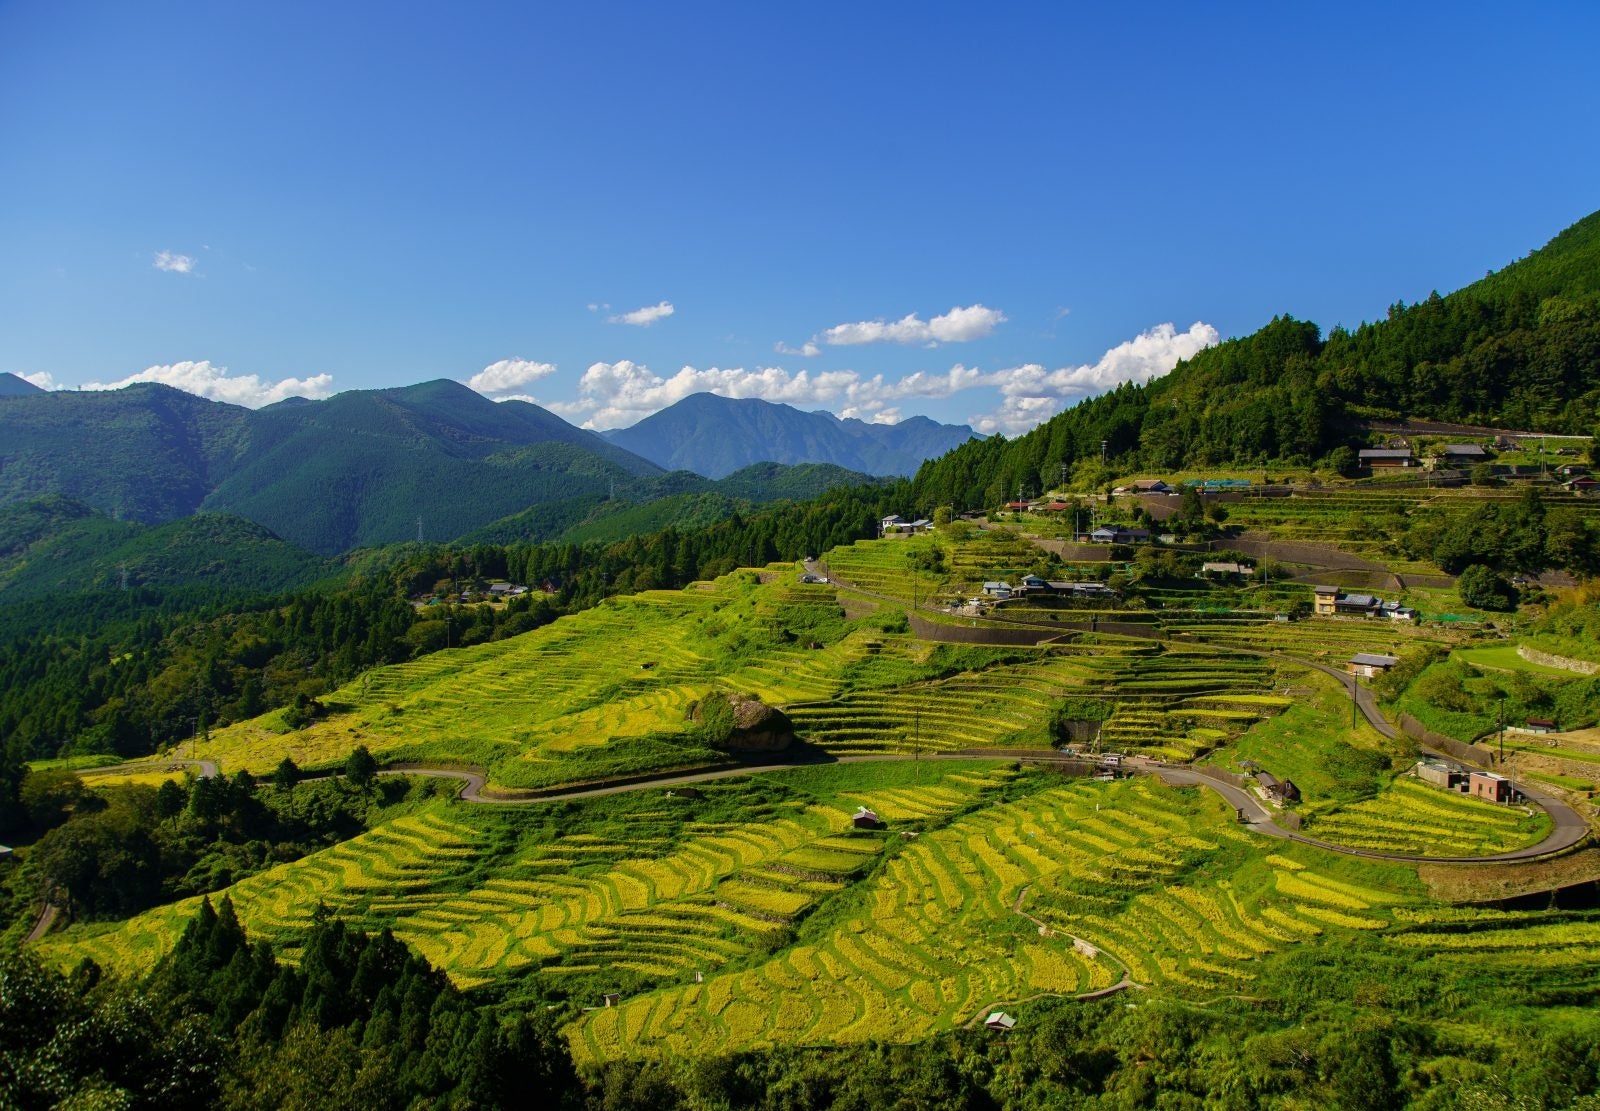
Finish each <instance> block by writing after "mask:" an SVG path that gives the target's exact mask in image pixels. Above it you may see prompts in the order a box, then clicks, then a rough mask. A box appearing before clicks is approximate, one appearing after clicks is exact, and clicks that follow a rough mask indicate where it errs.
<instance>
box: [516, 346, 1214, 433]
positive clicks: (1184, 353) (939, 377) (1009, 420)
mask: <svg viewBox="0 0 1600 1111" xmlns="http://www.w3.org/2000/svg"><path fill="white" fill-rule="evenodd" d="M1217 339H1218V336H1217V330H1216V329H1215V328H1213V327H1211V325H1209V324H1198V323H1197V324H1194V325H1192V326H1191V327H1190V328H1189V330H1188V331H1186V332H1179V331H1178V330H1177V329H1176V328H1175V327H1173V326H1172V325H1171V324H1162V325H1159V326H1158V327H1155V328H1152V329H1150V330H1149V331H1148V332H1144V333H1141V334H1140V335H1138V336H1135V337H1134V338H1133V339H1131V340H1128V341H1127V342H1125V343H1120V344H1118V345H1117V346H1116V347H1113V348H1111V349H1110V350H1109V351H1107V352H1106V353H1105V354H1104V355H1102V356H1101V357H1100V359H1099V360H1098V361H1096V362H1094V363H1092V364H1085V365H1083V366H1075V367H1062V368H1060V369H1057V370H1047V369H1046V368H1045V367H1043V366H1041V365H1039V364H1037V363H1029V364H1026V365H1024V366H1018V367H1010V368H1007V369H1004V370H995V371H984V370H980V369H978V368H977V367H969V366H965V365H963V364H961V363H957V364H956V365H955V366H952V367H951V368H950V369H949V370H947V371H945V372H943V373H934V372H930V371H920V370H919V371H917V372H916V373H914V374H908V375H906V376H904V377H902V378H898V379H895V380H892V381H886V380H885V379H884V377H883V375H881V374H875V375H872V376H871V377H865V376H863V375H861V374H860V373H859V372H857V371H854V370H832V371H824V372H821V373H818V374H812V373H809V372H808V371H804V370H801V371H796V372H794V373H790V372H789V371H787V370H784V369H783V368H781V367H757V368H755V369H754V370H746V369H745V368H743V367H709V368H707V369H704V370H702V369H699V368H697V367H692V366H685V367H682V368H680V369H679V370H678V372H677V373H676V374H674V375H672V376H671V377H663V376H662V375H659V374H656V373H655V372H654V371H652V370H651V369H650V368H649V367H648V366H645V365H644V364H642V363H636V362H633V361H632V360H629V359H622V360H620V361H618V362H614V363H594V364H593V365H591V366H590V367H589V369H588V370H586V371H584V372H583V377H582V378H580V379H579V381H578V395H579V396H578V399H577V400H575V401H562V402H553V403H551V404H550V405H549V406H548V408H550V409H553V410H554V411H556V412H558V413H560V414H561V415H562V416H564V417H568V418H569V419H572V420H576V421H581V422H582V424H583V425H584V427H586V428H620V427H625V426H626V425H629V424H632V423H634V422H635V421H638V420H642V419H643V418H645V417H647V416H649V415H650V414H651V413H654V412H657V411H659V410H661V409H665V408H666V407H667V406H669V405H674V404H676V403H677V402H679V401H682V400H683V399H684V398H686V397H688V396H689V395H690V394H695V393H714V394H720V395H721V396H723V397H759V398H761V399H763V400H765V401H773V402H783V403H786V404H790V405H797V406H807V405H809V406H824V407H827V408H831V409H834V410H835V411H836V412H838V413H839V415H840V416H842V417H856V418H858V419H860V420H865V421H872V422H875V423H878V424H894V423H897V422H898V421H899V420H900V419H901V409H900V403H901V402H904V401H907V400H909V399H912V398H923V399H930V400H938V399H943V398H948V397H952V396H954V395H955V394H957V393H961V392H963V391H965V390H973V389H981V388H988V389H993V390H997V391H998V392H999V394H1000V407H999V408H998V409H997V410H995V411H994V412H990V413H984V414H980V415H979V416H975V417H973V418H971V423H972V426H973V427H974V428H976V429H977V430H978V431H980V432H985V433H993V432H1004V433H1005V434H1007V435H1015V434H1017V433H1019V432H1025V431H1027V430H1028V429H1029V428H1032V427H1033V426H1034V425H1036V424H1039V423H1040V422H1042V421H1044V420H1048V419H1049V418H1050V417H1051V416H1053V415H1055V413H1056V412H1058V411H1059V410H1060V409H1061V408H1062V407H1063V406H1064V405H1067V404H1070V403H1072V402H1074V401H1078V400H1081V399H1083V398H1085V397H1090V396H1093V395H1095V394H1100V393H1104V392H1105V391H1106V390H1110V389H1114V388H1116V387H1117V386H1119V385H1121V384H1122V383H1124V382H1141V383H1142V382H1148V381H1150V380H1151V379H1152V378H1156V377H1158V376H1160V375H1162V374H1165V373H1167V371H1169V370H1171V369H1172V368H1173V367H1174V366H1175V365H1177V363H1178V360H1180V359H1186V358H1189V357H1190V356H1192V355H1194V354H1195V353H1196V352H1197V351H1199V350H1200V349H1201V348H1204V347H1209V346H1210V345H1211V344H1213V343H1216V342H1217Z"/></svg>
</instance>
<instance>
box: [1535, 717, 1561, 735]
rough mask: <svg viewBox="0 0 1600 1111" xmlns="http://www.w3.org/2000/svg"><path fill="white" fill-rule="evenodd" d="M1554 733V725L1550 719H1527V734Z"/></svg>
mask: <svg viewBox="0 0 1600 1111" xmlns="http://www.w3.org/2000/svg"><path fill="white" fill-rule="evenodd" d="M1555 731H1556V723H1555V721H1554V720H1552V719H1550V718H1529V719H1528V732H1530V733H1554V732H1555Z"/></svg>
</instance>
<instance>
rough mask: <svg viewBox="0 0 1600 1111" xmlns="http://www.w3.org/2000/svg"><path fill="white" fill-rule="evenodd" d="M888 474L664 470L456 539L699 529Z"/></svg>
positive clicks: (796, 468)
mask: <svg viewBox="0 0 1600 1111" xmlns="http://www.w3.org/2000/svg"><path fill="white" fill-rule="evenodd" d="M887 481H889V480H887V479H878V478H874V477H873V476H872V475H868V474H862V473H860V472H858V471H849V470H846V469H844V468H843V467H837V466H834V465H833V464H831V463H797V464H794V465H793V466H790V465H786V464H782V463H754V464H752V465H750V466H748V467H744V468H742V469H741V470H738V471H735V472H734V473H733V474H730V475H727V476H726V477H724V478H720V479H715V480H713V479H708V478H702V477H701V476H700V475H697V474H693V473H691V472H689V471H673V472H671V473H670V474H665V475H661V476H660V477H659V478H657V479H654V480H653V481H651V482H650V483H649V484H648V486H646V487H631V488H629V491H628V493H629V494H630V495H631V496H629V497H612V496H609V495H607V494H591V495H586V496H582V497H576V498H567V499H565V500H563V501H559V502H547V503H544V504H542V505H536V506H533V507H531V508H529V509H525V510H523V511H522V512H520V513H514V514H511V515H510V516H507V517H503V518H501V519H500V520H498V521H493V522H491V523H489V524H487V525H485V526H483V527H482V528H480V529H476V530H474V531H472V532H469V533H467V534H466V535H464V536H461V537H458V538H457V543H459V544H485V543H487V544H505V543H513V542H518V541H524V542H526V541H547V540H553V541H561V542H565V543H578V544H581V543H585V542H587V541H591V540H621V539H623V538H625V537H628V536H637V535H642V534H644V533H651V532H659V531H660V530H662V529H666V528H679V529H684V528H698V527H700V526H702V525H709V524H712V523H713V522H716V521H721V520H724V519H725V518H728V517H732V516H734V515H735V514H737V513H745V512H749V511H751V510H753V509H755V508H757V507H758V506H762V505H767V504H770V503H772V502H778V501H805V500H808V499H810V498H816V497H820V496H821V495H823V494H825V493H827V492H828V491H829V490H834V489H837V488H839V487H844V486H867V485H873V484H880V485H881V484H883V483H884V482H887Z"/></svg>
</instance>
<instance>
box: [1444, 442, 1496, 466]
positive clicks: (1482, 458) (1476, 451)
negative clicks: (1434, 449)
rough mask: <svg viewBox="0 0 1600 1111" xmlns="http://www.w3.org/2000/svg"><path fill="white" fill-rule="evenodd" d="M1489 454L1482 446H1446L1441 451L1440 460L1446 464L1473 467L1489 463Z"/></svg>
mask: <svg viewBox="0 0 1600 1111" xmlns="http://www.w3.org/2000/svg"><path fill="white" fill-rule="evenodd" d="M1488 458H1489V453H1488V452H1487V451H1485V450H1484V449H1483V445H1482V444H1445V445H1444V447H1442V448H1440V449H1439V459H1440V460H1441V461H1442V462H1444V463H1449V464H1460V465H1463V466H1471V465H1472V464H1473V463H1483V462H1487V461H1488Z"/></svg>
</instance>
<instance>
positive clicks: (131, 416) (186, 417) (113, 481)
mask: <svg viewBox="0 0 1600 1111" xmlns="http://www.w3.org/2000/svg"><path fill="white" fill-rule="evenodd" d="M773 408H783V407H780V406H774V407H773ZM829 419H831V418H829ZM856 423H859V422H856ZM928 423H929V424H930V425H931V424H932V422H928ZM935 427H937V426H935ZM728 437H729V438H730V439H732V438H734V437H735V433H734V432H733V431H732V430H730V431H729V432H728ZM724 474H725V477H722V478H721V481H713V480H710V479H707V478H704V477H702V476H701V475H698V474H691V473H686V472H684V471H681V470H680V471H677V472H673V473H668V472H667V471H665V470H663V468H662V467H660V466H658V465H657V464H655V463H653V462H651V461H649V460H647V459H644V458H641V457H640V456H638V455H636V454H634V453H632V452H631V451H629V450H627V449H626V448H624V447H622V446H620V445H618V444H614V443H612V442H610V441H609V440H607V439H605V438H604V437H602V436H600V435H599V434H597V433H594V432H589V431H586V430H584V429H580V428H575V427H573V426H572V425H570V424H568V423H567V422H566V421H564V420H562V419H561V418H560V417H558V416H556V415H555V414H554V413H551V412H548V411H547V410H545V409H541V408H540V407H539V406H537V405H532V404H529V403H526V402H521V401H506V402H493V401H490V400H489V399H487V398H485V397H483V396H482V395H480V394H477V393H474V392H473V391H472V390H470V389H468V388H467V387H466V386H463V385H461V384H460V383H457V382H452V381H448V380H439V381H434V382H424V383H422V384H420V385H416V386H407V387H403V388H398V389H388V390H356V391H351V392H349V393H343V394H339V395H338V396H336V397H333V398H330V399H328V400H326V401H308V400H305V399H304V398H292V399H290V400H288V401H282V402H279V403H278V404H276V405H270V406H267V407H266V408H263V409H259V410H250V409H245V408H241V407H239V406H237V405H227V404H224V403H221V402H216V401H209V400H207V399H205V398H201V397H196V396H194V395H193V394H188V393H184V392H183V391H181V390H176V389H172V388H170V387H168V386H163V385H158V384H155V383H143V384H139V385H134V386H128V387H126V388H124V389H120V390H100V391H83V392H78V391H59V392H50V391H45V390H41V389H38V388H37V387H35V386H33V385H32V384H30V383H28V382H26V381H24V380H23V379H21V378H18V377H16V376H14V375H10V374H5V375H0V506H5V505H17V504H20V503H31V502H33V501H34V500H35V499H39V498H42V497H43V498H49V497H57V498H61V499H64V500H63V501H61V502H60V503H48V505H47V508H45V509H39V508H38V507H37V506H36V507H35V508H34V510H33V511H32V516H31V517H29V516H27V515H24V517H23V518H17V519H15V520H13V521H11V525H12V526H14V527H18V528H20V527H22V524H23V522H24V521H25V520H26V521H30V522H31V524H30V525H29V527H30V528H34V529H35V530H36V531H37V527H38V526H39V525H40V523H41V522H48V523H49V525H50V529H53V530H55V531H58V532H61V533H62V534H63V535H64V536H65V537H66V539H64V540H61V543H64V544H66V545H67V547H66V548H65V549H63V551H67V550H70V551H71V552H73V553H78V552H80V551H81V552H85V553H87V552H88V551H89V550H90V549H91V548H92V547H93V545H92V544H88V545H87V546H86V545H85V543H83V540H84V538H85V537H89V536H91V535H93V536H99V537H100V538H101V540H102V541H103V542H104V543H105V544H113V543H122V542H123V541H124V540H126V539H127V537H126V536H124V535H123V532H122V531H118V530H117V529H116V528H114V527H113V526H116V525H118V524H119V522H137V523H140V524H144V525H157V524H162V523H165V522H171V521H178V520H183V519H185V518H189V517H190V516H192V515H194V514H209V515H212V516H213V518H214V519H221V518H222V517H227V518H229V519H232V520H238V519H242V520H239V521H238V523H240V524H243V523H244V522H254V524H253V525H252V526H251V527H252V528H255V527H259V528H261V529H263V530H267V535H270V536H272V537H273V538H274V539H280V538H281V540H284V541H289V542H290V543H292V544H293V545H295V546H297V547H298V548H301V549H305V550H307V551H309V552H316V553H320V554H321V555H323V556H329V555H334V554H337V553H339V552H342V551H346V550H348V549H350V548H353V547H361V546H371V545H378V544H386V543H394V542H398V541H404V540H411V539H414V538H415V537H416V536H417V533H418V526H419V521H420V526H421V533H422V535H423V537H424V539H426V540H429V541H444V540H455V539H457V538H460V537H463V536H467V535H469V534H470V535H471V536H472V537H473V538H475V539H483V540H488V539H491V538H492V539H497V540H535V541H542V540H553V539H558V538H561V539H574V540H579V539H610V538H615V537H618V536H622V535H628V534H630V533H633V532H638V531H651V530H653V529H656V528H662V527H666V525H669V524H680V525H689V524H698V523H705V522H706V521H709V520H717V519H720V518H722V517H725V516H728V515H729V514H731V513H734V512H738V511H740V510H741V509H743V508H747V507H748V506H750V505H753V504H760V503H763V502H768V501H773V500H776V499H780V498H806V497H812V496H815V495H816V494H819V493H821V492H822V491H824V490H826V489H829V488H830V487H833V486H839V485H856V484H859V483H863V482H870V481H872V478H871V476H870V475H869V474H867V473H862V472H860V471H857V470H851V469H847V468H845V467H841V466H838V465H834V464H832V463H829V462H823V463H807V464H804V465H795V466H781V465H766V466H755V467H746V468H742V469H741V470H740V472H739V473H737V474H726V473H725V472H724ZM663 499H666V500H665V501H664V502H663ZM657 503H661V504H657ZM80 517H81V518H82V520H79V519H78V518H80ZM46 531H49V529H47V530H46ZM124 531H125V530H124ZM211 531H212V533H215V532H216V531H217V529H216V527H213V528H212V530H211ZM41 535H42V534H41ZM128 535H129V536H131V535H132V534H131V533H129V534H128ZM173 535H175V536H176V535H182V533H181V530H180V532H178V533H174V534H173ZM240 536H241V537H243V534H242V533H241V534H240ZM40 542H41V541H40V537H38V536H36V537H34V539H33V540H32V541H31V542H30V544H32V545H37V544H38V543H40ZM50 543H52V544H53V543H56V539H54V538H52V539H51V540H50ZM24 547H25V548H26V547H28V546H24ZM52 559H53V560H54V564H55V566H57V567H58V568H74V569H78V570H81V569H82V568H84V567H85V566H87V565H86V564H84V563H83V562H82V561H81V560H80V559H78V557H77V555H73V556H71V557H70V558H69V557H67V556H65V555H61V554H60V553H57V554H56V555H54V556H52ZM104 571H105V569H104V567H100V570H99V572H98V573H100V574H102V576H103V574H104ZM274 574H275V573H268V574H266V575H264V576H258V577H257V578H259V579H263V580H272V581H276V579H275V578H274ZM297 576H298V572H296V573H295V574H291V575H289V578H291V579H296V581H298V578H297ZM66 577H68V578H70V577H71V576H66ZM92 577H93V576H88V577H87V578H86V577H84V576H79V579H80V581H88V578H92ZM3 579H4V572H3V571H0V588H3V586H4V582H3ZM52 581H58V580H52Z"/></svg>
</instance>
